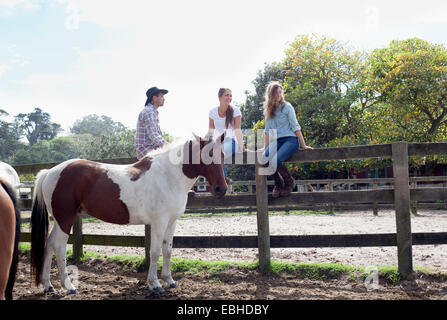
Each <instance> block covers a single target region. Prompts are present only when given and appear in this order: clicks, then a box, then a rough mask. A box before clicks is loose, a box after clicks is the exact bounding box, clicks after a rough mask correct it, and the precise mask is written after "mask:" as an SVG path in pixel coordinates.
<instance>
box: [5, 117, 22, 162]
mask: <svg viewBox="0 0 447 320" xmlns="http://www.w3.org/2000/svg"><path fill="white" fill-rule="evenodd" d="M3 116H9V114H8V113H7V112H6V111H5V110H2V109H0V117H3ZM19 139H20V134H18V130H17V127H16V126H15V125H14V124H13V123H9V122H7V121H4V120H0V160H1V161H4V162H10V161H11V159H12V157H13V155H14V154H15V153H16V152H17V151H18V150H20V149H21V148H23V144H21V143H20V142H19Z"/></svg>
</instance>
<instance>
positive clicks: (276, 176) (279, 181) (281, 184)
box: [271, 171, 284, 198]
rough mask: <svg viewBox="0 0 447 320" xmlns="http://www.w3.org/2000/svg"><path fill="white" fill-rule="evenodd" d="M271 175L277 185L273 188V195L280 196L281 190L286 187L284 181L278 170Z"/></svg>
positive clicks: (274, 196)
mask: <svg viewBox="0 0 447 320" xmlns="http://www.w3.org/2000/svg"><path fill="white" fill-rule="evenodd" d="M271 177H272V178H273V180H274V181H275V187H274V188H273V192H272V197H273V198H279V195H280V193H281V190H282V188H283V187H284V182H283V181H282V179H281V176H280V175H279V173H278V171H276V172H275V173H274V174H273V175H272V176H271Z"/></svg>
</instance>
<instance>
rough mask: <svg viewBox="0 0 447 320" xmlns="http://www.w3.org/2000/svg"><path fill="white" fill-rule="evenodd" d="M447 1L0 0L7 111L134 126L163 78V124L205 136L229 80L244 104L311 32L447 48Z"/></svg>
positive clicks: (65, 123)
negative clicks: (267, 71) (263, 75)
mask: <svg viewBox="0 0 447 320" xmlns="http://www.w3.org/2000/svg"><path fill="white" fill-rule="evenodd" d="M446 30H447V1H441V0H425V1H413V0H405V1H401V0H393V1H390V0H387V1H383V0H374V1H369V0H368V1H361V0H356V1H351V0H338V1H322V0H313V1H299V0H274V1H273V0H271V1H266V0H254V1H252V0H226V1H214V0H204V1H202V0H188V1H185V0H180V1H174V0H163V1H152V0H150V1H143V0H126V1H117V0H107V1H103V0H47V1H43V0H0V109H3V110H5V111H7V112H8V113H9V114H10V115H11V116H14V115H17V114H18V113H29V112H32V111H33V109H34V108H36V107H39V108H41V109H42V110H44V111H45V112H48V113H49V114H50V115H51V119H52V121H53V122H56V123H59V124H61V125H62V128H63V129H64V130H65V132H64V133H63V134H69V129H70V127H71V126H72V125H73V123H74V122H75V121H76V120H79V119H81V118H82V117H84V116H86V115H89V114H97V115H107V116H109V117H111V118H112V119H113V120H114V121H119V122H121V123H123V124H124V125H126V126H127V127H128V128H130V129H134V128H135V127H136V120H137V117H138V114H139V112H140V111H141V110H142V109H143V107H144V103H145V101H146V90H147V89H148V88H150V87H152V86H157V87H159V88H163V89H167V90H169V93H168V94H167V95H166V96H165V98H166V100H165V104H164V106H163V107H161V108H160V109H159V117H160V126H161V129H162V130H163V131H164V132H168V133H170V134H171V135H173V136H175V137H190V136H191V134H192V132H194V133H197V134H199V135H200V134H204V133H205V132H206V131H207V128H208V112H209V110H210V109H211V108H213V107H215V106H217V105H218V104H219V101H218V97H217V92H218V90H219V88H221V87H226V88H230V89H232V93H233V104H234V105H237V104H242V103H243V102H244V101H245V92H246V91H249V92H253V91H254V86H253V84H252V81H253V80H254V79H255V77H256V75H257V73H258V71H259V70H262V69H263V68H264V66H265V64H266V63H272V62H275V61H280V60H281V59H282V58H283V57H284V50H285V49H286V48H287V46H288V43H291V42H292V41H293V40H294V38H295V37H296V36H297V35H299V34H311V33H318V34H321V35H326V36H328V37H332V38H335V39H337V40H340V41H343V42H346V43H347V45H349V46H351V47H353V48H354V49H357V50H364V51H370V50H372V49H374V48H383V47H386V46H387V45H388V44H389V43H390V41H391V40H394V39H397V40H404V39H408V38H412V37H419V38H422V39H424V40H427V41H429V42H432V43H437V44H443V45H446V46H447V32H446Z"/></svg>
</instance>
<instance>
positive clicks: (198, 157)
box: [183, 133, 227, 197]
mask: <svg viewBox="0 0 447 320" xmlns="http://www.w3.org/2000/svg"><path fill="white" fill-rule="evenodd" d="M194 137H195V140H196V141H189V142H188V143H187V144H186V145H185V150H184V153H183V155H184V156H183V157H184V158H183V173H184V174H185V175H186V176H187V177H188V178H191V179H195V178H197V177H198V176H203V177H205V178H206V180H207V181H208V183H209V184H210V186H211V193H212V194H213V195H215V196H218V197H222V196H223V195H225V193H226V192H227V183H226V181H225V175H224V171H223V163H224V153H223V151H222V142H223V141H224V139H225V133H224V134H222V135H221V136H220V137H219V138H217V140H216V141H214V140H213V139H212V138H201V137H199V136H197V135H195V134H194Z"/></svg>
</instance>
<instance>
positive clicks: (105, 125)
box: [70, 114, 126, 137]
mask: <svg viewBox="0 0 447 320" xmlns="http://www.w3.org/2000/svg"><path fill="white" fill-rule="evenodd" d="M125 130H126V126H125V125H123V124H122V123H121V122H115V121H113V120H112V118H110V117H108V116H104V115H103V116H98V115H96V114H90V115H88V116H85V117H84V118H82V119H80V120H76V121H75V123H74V124H73V126H72V127H71V128H70V132H71V133H72V134H90V135H92V136H94V137H98V136H100V135H105V136H109V135H116V134H120V133H122V132H123V131H125Z"/></svg>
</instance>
